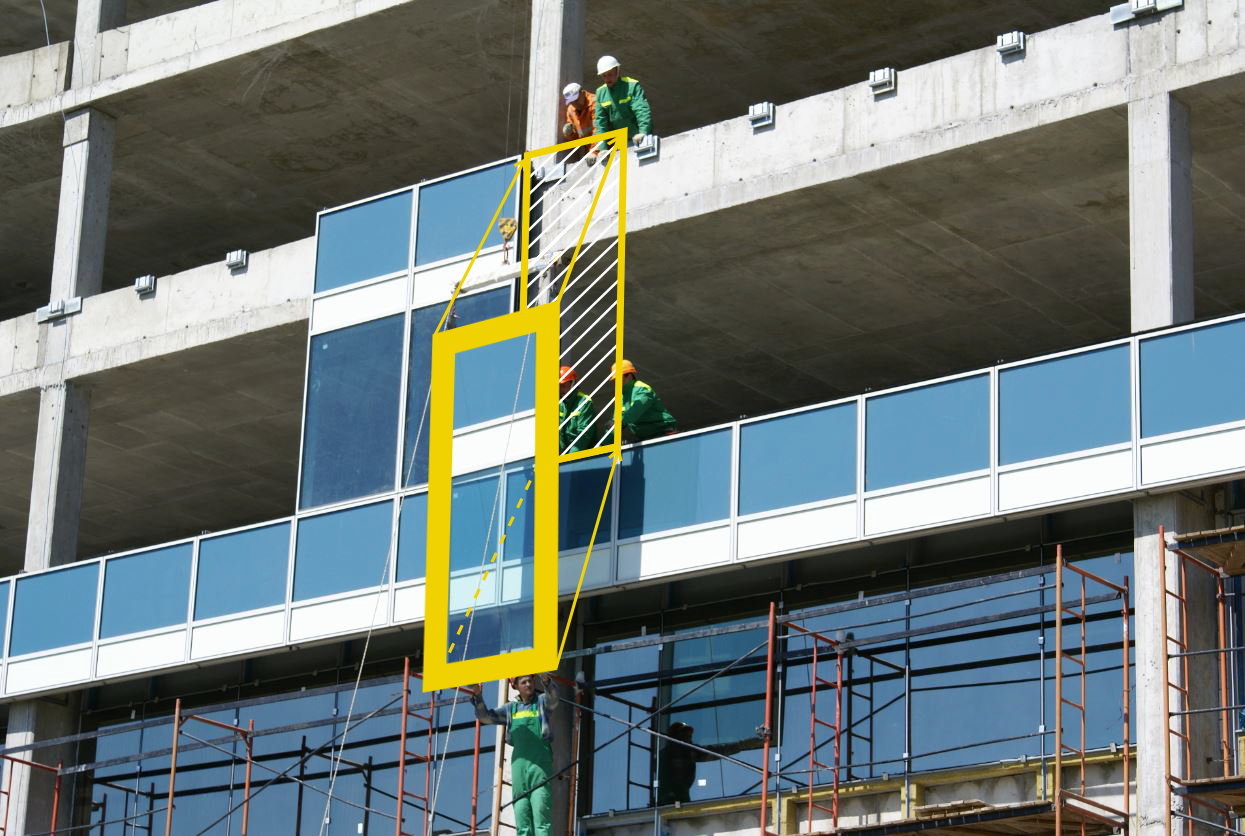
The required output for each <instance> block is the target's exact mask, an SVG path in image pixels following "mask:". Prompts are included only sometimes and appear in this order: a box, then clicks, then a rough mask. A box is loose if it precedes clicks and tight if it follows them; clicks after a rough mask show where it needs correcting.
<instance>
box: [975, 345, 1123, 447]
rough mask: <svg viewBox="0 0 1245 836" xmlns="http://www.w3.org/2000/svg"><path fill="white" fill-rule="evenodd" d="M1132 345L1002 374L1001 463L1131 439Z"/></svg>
mask: <svg viewBox="0 0 1245 836" xmlns="http://www.w3.org/2000/svg"><path fill="white" fill-rule="evenodd" d="M1128 359H1129V352H1128V346H1126V345H1117V346H1114V347H1112V348H1103V349H1099V350H1097V351H1087V352H1085V353H1083V354H1072V355H1069V356H1067V357H1056V358H1055V359H1053V360H1043V361H1042V362H1040V363H1031V364H1029V365H1025V366H1016V367H1014V368H1010V369H1004V370H1003V371H1000V372H999V464H1014V463H1015V462H1024V461H1031V460H1033V459H1042V458H1046V457H1047V456H1058V455H1060V454H1062V453H1074V452H1076V451H1078V450H1092V449H1094V448H1095V447H1104V446H1106V445H1108V444H1115V443H1117V442H1122V441H1128V440H1129V438H1130V432H1131V431H1130V423H1131V422H1130V418H1129V410H1130V408H1131V404H1130V402H1129V396H1128V389H1129V383H1128V378H1129V363H1128Z"/></svg>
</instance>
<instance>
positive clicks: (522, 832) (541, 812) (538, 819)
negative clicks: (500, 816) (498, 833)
mask: <svg viewBox="0 0 1245 836" xmlns="http://www.w3.org/2000/svg"><path fill="white" fill-rule="evenodd" d="M551 767H552V765H551V764H549V761H548V760H546V761H545V762H544V763H539V762H536V761H530V760H527V759H525V758H520V757H518V756H517V755H516V756H515V758H514V761H513V762H512V763H511V765H510V780H511V782H512V790H513V792H514V797H515V798H518V799H519V800H518V801H516V802H515V803H514V824H515V829H516V830H517V831H518V836H550V834H552V833H553V821H552V803H553V800H552V798H551V797H550V794H549V776H550V775H551V774H552V773H553V769H552V768H551ZM532 787H536V789H535V790H532V794H531V795H527V796H524V794H525V793H526V792H527V791H528V790H531V789H532ZM520 796H524V797H522V798H520Z"/></svg>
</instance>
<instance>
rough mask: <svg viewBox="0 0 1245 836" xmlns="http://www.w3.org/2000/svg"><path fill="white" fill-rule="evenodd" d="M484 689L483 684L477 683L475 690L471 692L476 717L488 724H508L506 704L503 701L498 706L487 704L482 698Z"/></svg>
mask: <svg viewBox="0 0 1245 836" xmlns="http://www.w3.org/2000/svg"><path fill="white" fill-rule="evenodd" d="M482 689H483V686H481V685H477V686H476V688H475V691H473V692H472V694H471V705H472V706H474V707H475V710H476V719H477V720H479V721H480V722H481V723H483V724H484V725H486V726H504V725H506V713H507V707H506V704H505V703H502V704H501V705H499V706H497V708H489V707H488V706H487V705H485V703H484V700H483V699H481V698H480V691H481V690H482Z"/></svg>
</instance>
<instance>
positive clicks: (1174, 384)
mask: <svg viewBox="0 0 1245 836" xmlns="http://www.w3.org/2000/svg"><path fill="white" fill-rule="evenodd" d="M1242 355H1245V321H1236V322H1225V323H1223V324H1221V325H1210V326H1208V327H1206V328H1194V329H1192V330H1189V331H1180V332H1178V333H1175V334H1167V335H1165V336H1162V337H1154V338H1152V339H1148V340H1142V341H1141V435H1142V437H1143V438H1151V437H1153V436H1156V435H1166V434H1167V433H1175V432H1181V431H1183V430H1193V429H1198V428H1200V427H1213V426H1215V425H1216V424H1226V423H1228V422H1229V421H1239V420H1241V419H1245V388H1242V387H1240V386H1236V385H1229V381H1230V380H1231V374H1230V373H1229V372H1228V371H1226V369H1228V368H1229V367H1230V366H1231V365H1232V364H1233V363H1234V362H1236V361H1237V360H1238V359H1239V358H1240V357H1241V356H1242ZM1189 392H1193V393H1196V397H1195V398H1192V399H1189V398H1185V397H1180V394H1181V393H1189Z"/></svg>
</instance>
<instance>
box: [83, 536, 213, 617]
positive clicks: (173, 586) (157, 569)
mask: <svg viewBox="0 0 1245 836" xmlns="http://www.w3.org/2000/svg"><path fill="white" fill-rule="evenodd" d="M193 552H194V549H193V547H192V546H191V545H190V544H189V543H186V544H184V545H181V546H169V547H168V548H164V549H156V550H155V551H149V552H142V553H140V554H132V555H130V556H128V557H116V558H113V559H112V560H108V561H105V562H104V612H103V615H102V616H101V617H100V622H99V637H100V638H101V639H110V638H113V637H114V636H124V635H128V634H129V633H141V632H142V631H144V630H155V629H156V628H157V627H168V626H170V625H173V624H184V623H186V604H187V603H189V601H190V560H191V555H192V554H193Z"/></svg>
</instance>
